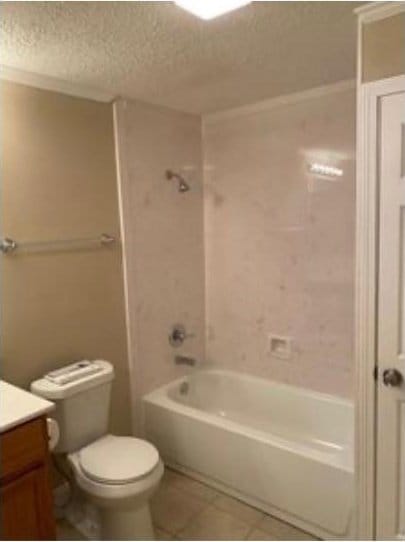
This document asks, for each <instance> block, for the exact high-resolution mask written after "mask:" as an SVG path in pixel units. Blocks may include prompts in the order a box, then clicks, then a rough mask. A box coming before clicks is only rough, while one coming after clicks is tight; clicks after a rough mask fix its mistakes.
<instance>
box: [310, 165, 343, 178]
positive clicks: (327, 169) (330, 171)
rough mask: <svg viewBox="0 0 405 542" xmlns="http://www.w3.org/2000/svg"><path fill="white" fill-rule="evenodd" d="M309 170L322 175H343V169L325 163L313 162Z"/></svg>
mask: <svg viewBox="0 0 405 542" xmlns="http://www.w3.org/2000/svg"><path fill="white" fill-rule="evenodd" d="M309 171H310V172H311V173H314V174H315V175H321V176H322V177H341V176H342V175H343V169H339V168H337V167H333V166H327V165H324V164H311V165H310V166H309Z"/></svg>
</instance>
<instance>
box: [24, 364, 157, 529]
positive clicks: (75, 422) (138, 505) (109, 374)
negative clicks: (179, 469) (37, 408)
mask: <svg viewBox="0 0 405 542" xmlns="http://www.w3.org/2000/svg"><path fill="white" fill-rule="evenodd" d="M113 379H114V369H113V366H112V365H111V363H109V362H107V361H104V360H97V361H87V360H85V361H81V362H76V363H73V364H70V365H68V366H67V367H62V368H61V369H58V370H56V371H53V372H51V373H48V375H45V376H44V377H43V378H42V379H40V380H36V381H35V382H33V383H32V384H31V391H32V392H33V393H35V394H37V395H39V396H41V397H44V398H47V399H49V400H51V401H54V403H55V406H56V408H55V411H54V417H55V419H56V421H57V423H58V425H59V429H60V439H59V441H58V444H57V445H56V447H55V449H54V450H53V451H54V453H57V454H63V455H64V456H65V457H67V460H68V462H69V464H70V466H71V468H72V471H73V475H74V480H75V483H76V484H77V486H78V487H79V488H80V490H81V492H82V494H83V495H84V497H85V498H86V499H88V500H89V501H90V502H92V503H93V504H94V505H95V506H96V507H97V508H98V509H99V512H100V514H99V517H100V527H101V533H100V534H101V539H102V540H153V538H154V535H153V528H152V521H151V516H150V511H149V499H150V497H151V496H152V494H153V492H154V491H155V490H156V489H157V487H158V485H159V482H160V479H161V478H162V475H163V470H164V468H163V463H162V461H161V459H160V457H159V453H158V451H157V450H156V448H155V447H154V446H153V445H152V444H150V443H149V442H146V441H145V440H141V439H137V438H135V437H129V436H128V437H118V436H114V435H111V434H109V433H108V422H109V416H108V413H109V407H110V397H111V386H112V381H113Z"/></svg>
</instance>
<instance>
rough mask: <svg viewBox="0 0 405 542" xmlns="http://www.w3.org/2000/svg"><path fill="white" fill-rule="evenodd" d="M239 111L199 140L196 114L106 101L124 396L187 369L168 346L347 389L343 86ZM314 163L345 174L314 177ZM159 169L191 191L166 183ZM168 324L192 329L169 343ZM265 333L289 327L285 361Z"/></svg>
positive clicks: (348, 214)
mask: <svg viewBox="0 0 405 542" xmlns="http://www.w3.org/2000/svg"><path fill="white" fill-rule="evenodd" d="M241 113H242V111H239V112H237V113H236V114H231V115H228V116H226V115H225V116H217V117H211V118H210V119H204V129H203V141H201V120H200V119H199V118H198V117H195V116H192V115H187V114H183V113H178V112H174V111H169V110H167V109H163V108H158V107H155V106H149V105H144V104H140V103H137V102H124V101H121V102H119V103H118V105H117V107H116V119H117V121H118V122H117V125H118V136H119V141H118V148H119V158H120V162H121V178H122V186H121V189H122V194H121V199H122V206H123V212H124V223H125V247H126V251H125V252H126V257H127V262H126V269H127V288H128V294H129V315H130V331H131V351H132V352H131V354H132V360H133V361H132V365H133V366H132V369H133V372H132V376H131V379H132V384H133V391H134V395H135V396H136V397H137V398H138V399H137V400H139V397H140V396H141V395H142V394H143V393H145V392H147V391H149V390H151V389H154V388H155V387H157V386H159V385H161V384H164V383H166V382H168V381H170V380H173V379H174V378H176V377H178V376H181V375H182V374H185V373H186V372H187V371H188V369H184V368H179V367H176V366H175V365H174V355H175V354H176V353H178V352H179V353H182V354H185V355H191V356H194V357H195V358H196V359H197V360H199V361H200V362H201V366H204V365H207V366H211V365H214V366H222V367H226V368H229V369H232V370H237V371H242V372H246V373H251V374H254V375H258V376H262V377H265V378H270V379H275V380H280V381H283V382H288V383H291V384H294V385H297V386H302V387H308V388H312V389H316V390H320V391H324V392H330V393H335V394H339V395H345V396H347V395H350V393H351V384H352V374H351V371H352V349H353V307H354V302H353V293H354V287H353V281H354V269H353V268H354V231H355V226H354V218H355V192H354V184H355V183H354V181H355V177H354V153H355V125H354V122H355V93H354V90H346V91H340V92H332V93H329V94H325V93H320V94H319V95H318V96H316V97H315V98H314V97H312V98H308V99H302V97H300V99H299V100H298V101H297V102H296V103H294V104H289V105H283V106H277V107H274V102H270V105H269V107H261V108H260V110H259V109H257V110H256V111H255V110H254V109H252V110H251V112H246V111H245V112H243V114H241ZM202 157H204V190H203V183H202V169H201V168H202V164H201V161H202ZM314 161H316V162H321V163H327V164H334V165H336V166H338V167H341V168H342V169H343V171H344V174H343V176H342V177H341V178H339V179H338V180H333V181H331V180H327V179H320V178H316V177H314V176H312V175H310V174H309V172H308V164H309V163H311V162H314ZM167 168H172V169H174V170H177V171H180V172H181V173H182V174H183V175H184V176H185V177H186V178H187V180H188V181H189V182H190V184H191V191H190V192H187V193H185V194H179V193H178V191H177V189H176V184H175V183H174V182H168V181H167V180H166V179H165V175H164V174H165V170H166V169H167ZM203 212H204V214H205V218H204V221H205V226H204V225H203ZM204 228H205V231H204ZM204 272H205V273H204ZM176 322H182V323H184V324H185V325H186V327H187V329H188V330H189V331H190V332H192V333H194V334H195V337H193V338H191V339H189V340H187V341H186V343H185V345H184V347H183V348H182V349H181V350H179V351H175V350H173V348H172V347H171V346H170V345H169V343H168V340H167V335H168V332H169V330H170V326H171V325H172V324H174V323H176ZM269 334H275V335H281V336H288V337H291V339H292V355H291V358H290V359H279V358H276V357H274V356H273V355H271V354H270V353H269V352H268V336H269ZM204 336H205V340H204ZM135 408H138V406H137V405H135Z"/></svg>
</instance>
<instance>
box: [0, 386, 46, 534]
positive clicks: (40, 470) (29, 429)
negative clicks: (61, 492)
mask: <svg viewBox="0 0 405 542" xmlns="http://www.w3.org/2000/svg"><path fill="white" fill-rule="evenodd" d="M52 408H53V405H52V403H49V402H48V401H44V400H43V399H40V398H38V397H36V396H34V395H32V394H30V393H28V392H25V391H24V390H20V389H19V388H16V387H14V386H10V385H9V384H6V383H5V382H0V431H1V433H0V465H1V471H0V516H1V517H0V536H1V539H2V540H53V539H55V521H54V516H53V499H52V491H51V485H50V479H49V461H50V454H49V450H48V433H47V425H46V413H47V412H49V411H50V410H52Z"/></svg>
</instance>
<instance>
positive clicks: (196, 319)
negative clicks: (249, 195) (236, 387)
mask: <svg viewBox="0 0 405 542" xmlns="http://www.w3.org/2000/svg"><path fill="white" fill-rule="evenodd" d="M115 122H116V140H117V143H118V145H117V151H118V162H119V169H120V185H121V205H122V215H123V228H124V239H125V252H126V272H127V280H126V282H127V291H128V306H129V332H130V350H131V357H132V360H133V361H132V371H133V374H132V384H133V386H134V392H135V393H134V396H135V397H136V398H137V399H138V400H139V398H140V397H141V395H142V394H143V393H145V392H147V391H149V390H151V389H153V388H155V387H157V386H159V385H161V384H163V383H166V382H168V381H170V380H173V379H174V378H177V377H179V376H181V375H182V374H184V373H185V372H187V369H185V368H184V367H183V368H182V367H178V366H176V365H175V364H174V356H175V355H176V354H178V353H179V354H184V355H188V356H193V357H195V358H196V359H197V360H201V361H203V360H204V358H205V352H204V237H203V190H202V164H201V156H202V153H201V121H200V118H199V117H197V116H194V115H189V114H184V113H179V112H176V111H171V110H169V109H165V108H160V107H155V106H152V105H146V104H143V103H139V102H135V101H118V102H117V103H116V104H115ZM167 169H172V170H173V171H175V172H179V173H181V175H183V176H184V178H185V179H186V181H187V183H188V184H190V186H191V190H190V191H188V192H186V193H179V191H178V185H177V182H174V181H168V180H167V179H166V175H165V173H166V170H167ZM176 323H182V324H184V325H185V327H186V329H187V331H188V332H190V333H192V334H194V335H195V336H194V337H192V338H189V339H187V340H186V341H185V343H184V345H183V346H182V347H181V348H177V349H174V348H173V347H172V346H170V345H169V341H168V335H169V332H170V329H171V326H172V325H173V324H176ZM137 410H138V409H137Z"/></svg>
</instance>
